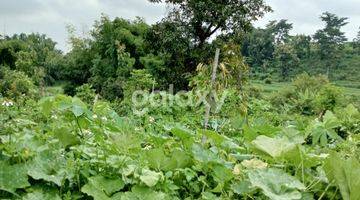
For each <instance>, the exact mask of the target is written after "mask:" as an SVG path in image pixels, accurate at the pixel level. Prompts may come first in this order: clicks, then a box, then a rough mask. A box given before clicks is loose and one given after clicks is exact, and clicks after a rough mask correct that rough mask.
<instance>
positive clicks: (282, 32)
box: [266, 19, 293, 44]
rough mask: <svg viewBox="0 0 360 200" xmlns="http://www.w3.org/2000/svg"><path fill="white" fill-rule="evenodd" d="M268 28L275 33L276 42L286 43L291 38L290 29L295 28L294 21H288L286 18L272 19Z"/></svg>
mask: <svg viewBox="0 0 360 200" xmlns="http://www.w3.org/2000/svg"><path fill="white" fill-rule="evenodd" d="M266 28H267V29H268V30H269V31H270V32H271V33H272V34H274V39H275V43H276V44H284V43H286V42H287V41H288V40H289V38H290V34H289V33H290V31H291V29H292V28H293V25H292V23H288V22H287V20H286V19H282V20H280V21H276V20H274V21H270V23H269V24H268V25H267V26H266Z"/></svg>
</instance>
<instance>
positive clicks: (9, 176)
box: [0, 161, 30, 193]
mask: <svg viewBox="0 0 360 200" xmlns="http://www.w3.org/2000/svg"><path fill="white" fill-rule="evenodd" d="M26 172H27V169H26V166H25V165H23V164H17V165H9V164H7V163H6V162H3V161H0V190H4V191H7V192H11V193H14V192H15V190H16V189H19V188H26V187H28V186H30V184H29V182H28V177H27V173H26Z"/></svg>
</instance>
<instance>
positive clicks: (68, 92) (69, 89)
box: [64, 83, 76, 96]
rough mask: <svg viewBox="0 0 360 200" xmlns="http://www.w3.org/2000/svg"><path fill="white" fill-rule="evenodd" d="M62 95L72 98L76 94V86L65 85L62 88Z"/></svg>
mask: <svg viewBox="0 0 360 200" xmlns="http://www.w3.org/2000/svg"><path fill="white" fill-rule="evenodd" d="M64 94H66V95H69V96H74V95H75V94H76V85H75V84H73V83H67V84H65V86H64Z"/></svg>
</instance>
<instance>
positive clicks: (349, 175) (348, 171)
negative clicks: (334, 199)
mask: <svg viewBox="0 0 360 200" xmlns="http://www.w3.org/2000/svg"><path fill="white" fill-rule="evenodd" d="M324 170H325V172H326V175H327V177H328V179H329V181H330V184H335V185H337V186H338V187H339V189H340V192H341V196H342V198H343V199H345V200H355V199H359V198H360V192H359V190H358V188H359V187H360V182H359V179H358V178H359V172H360V163H359V161H358V160H357V159H356V158H353V157H351V158H347V159H344V158H342V157H341V156H340V155H339V154H338V153H332V154H331V156H330V157H329V158H328V159H327V160H326V163H325V166H324Z"/></svg>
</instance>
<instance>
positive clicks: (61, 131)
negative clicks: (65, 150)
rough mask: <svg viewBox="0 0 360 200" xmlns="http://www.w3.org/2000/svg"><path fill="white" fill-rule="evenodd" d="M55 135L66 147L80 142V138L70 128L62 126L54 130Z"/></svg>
mask: <svg viewBox="0 0 360 200" xmlns="http://www.w3.org/2000/svg"><path fill="white" fill-rule="evenodd" d="M53 132H54V135H55V137H56V138H57V139H59V141H60V142H61V144H62V145H63V146H64V147H67V146H72V145H75V144H79V143H80V140H79V138H78V137H77V136H76V135H74V134H73V133H72V132H71V129H70V128H67V127H61V128H55V129H54V130H53Z"/></svg>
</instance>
